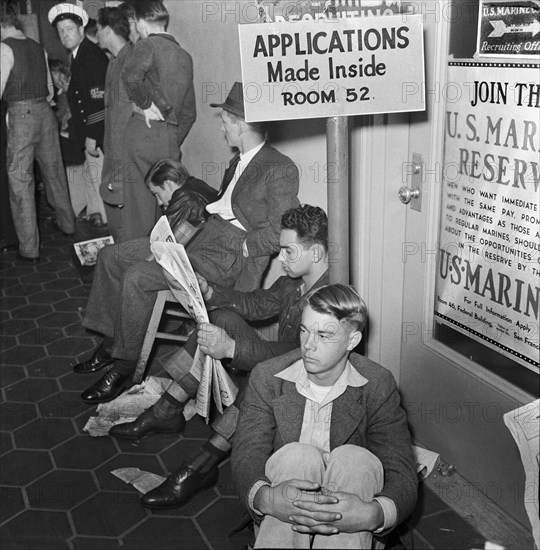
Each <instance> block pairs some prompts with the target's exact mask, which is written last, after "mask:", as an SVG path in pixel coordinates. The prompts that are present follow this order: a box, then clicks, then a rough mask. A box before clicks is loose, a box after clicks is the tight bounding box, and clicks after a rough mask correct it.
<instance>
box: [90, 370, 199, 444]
mask: <svg viewBox="0 0 540 550" xmlns="http://www.w3.org/2000/svg"><path fill="white" fill-rule="evenodd" d="M170 384H171V380H170V378H161V377H157V376H149V377H148V378H146V380H144V381H143V382H142V383H141V384H137V385H136V386H132V387H131V388H129V389H128V390H126V391H125V392H124V393H123V394H121V395H119V396H118V397H117V398H116V399H114V400H113V401H110V402H109V403H100V404H99V405H98V407H97V410H96V412H97V413H98V416H91V417H90V418H89V419H88V422H87V423H86V425H85V426H84V428H83V431H85V432H88V434H89V435H90V436H91V437H102V436H105V435H108V434H109V430H110V429H111V428H112V427H113V426H114V425H115V424H123V423H125V422H132V421H133V420H135V419H136V418H138V417H139V415H141V414H142V413H143V412H144V411H145V410H146V409H148V408H150V407H151V406H152V405H153V404H154V403H155V402H156V401H157V400H158V399H159V398H160V396H161V395H162V394H163V393H164V392H165V391H166V390H167V388H168V387H169V385H170ZM194 409H195V406H194V404H193V403H191V402H190V403H188V404H187V405H186V407H185V408H184V416H185V418H186V420H189V419H190V418H191V417H192V416H193V415H194V414H195V410H194Z"/></svg>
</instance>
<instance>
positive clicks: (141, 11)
mask: <svg viewBox="0 0 540 550" xmlns="http://www.w3.org/2000/svg"><path fill="white" fill-rule="evenodd" d="M134 6H135V17H136V18H137V19H144V20H145V21H148V23H158V24H159V25H163V26H164V27H165V29H167V27H168V26H169V12H168V11H167V8H166V7H165V5H164V4H163V2H161V0H141V1H139V2H136V3H135V5H134Z"/></svg>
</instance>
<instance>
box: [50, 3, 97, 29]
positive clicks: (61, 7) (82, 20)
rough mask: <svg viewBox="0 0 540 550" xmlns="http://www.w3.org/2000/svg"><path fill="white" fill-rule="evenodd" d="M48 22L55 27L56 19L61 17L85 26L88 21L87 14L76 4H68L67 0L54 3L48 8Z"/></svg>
mask: <svg viewBox="0 0 540 550" xmlns="http://www.w3.org/2000/svg"><path fill="white" fill-rule="evenodd" d="M48 18H49V23H50V24H51V25H52V26H53V27H56V24H57V23H58V21H62V20H63V19H72V20H73V21H75V22H76V23H78V24H79V25H82V26H83V27H86V25H87V23H88V14H87V13H86V11H85V10H84V9H83V8H81V7H80V6H77V5H76V4H70V3H69V2H62V3H61V4H56V6H53V7H52V8H51V9H50V10H49V15H48Z"/></svg>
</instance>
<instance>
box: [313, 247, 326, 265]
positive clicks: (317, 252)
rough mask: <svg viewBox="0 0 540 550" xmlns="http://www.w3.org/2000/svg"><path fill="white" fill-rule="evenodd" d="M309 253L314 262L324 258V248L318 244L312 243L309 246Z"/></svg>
mask: <svg viewBox="0 0 540 550" xmlns="http://www.w3.org/2000/svg"><path fill="white" fill-rule="evenodd" d="M311 253H312V255H313V261H314V262H315V263H318V262H320V261H321V260H322V259H323V258H324V249H323V247H322V246H321V245H320V244H314V245H312V246H311Z"/></svg>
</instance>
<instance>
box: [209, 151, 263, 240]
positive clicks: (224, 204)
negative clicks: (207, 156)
mask: <svg viewBox="0 0 540 550" xmlns="http://www.w3.org/2000/svg"><path fill="white" fill-rule="evenodd" d="M264 144H265V142H264V141H263V142H261V143H259V145H257V146H255V147H253V149H250V150H249V151H248V152H247V153H240V160H239V161H238V164H237V165H236V170H235V171H234V176H233V178H232V180H231V183H230V184H229V186H228V187H227V189H226V190H225V193H223V196H222V197H221V198H220V199H219V200H218V201H216V202H213V203H212V204H209V205H208V206H207V207H206V210H207V211H208V212H209V213H210V214H219V215H220V216H221V217H222V218H223V219H224V220H227V221H228V222H230V223H232V224H233V225H236V227H239V228H240V229H243V230H244V231H245V230H246V228H245V227H244V226H243V225H242V224H241V223H240V222H239V221H238V220H237V219H236V216H235V215H234V212H233V208H232V200H231V199H232V194H233V191H234V188H235V187H236V184H237V183H238V180H239V179H240V176H241V175H242V173H243V172H244V170H245V169H246V167H247V165H248V164H249V163H250V162H251V161H252V160H253V158H254V157H255V155H256V154H257V153H258V152H259V151H260V150H261V149H262V148H263V146H264Z"/></svg>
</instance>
